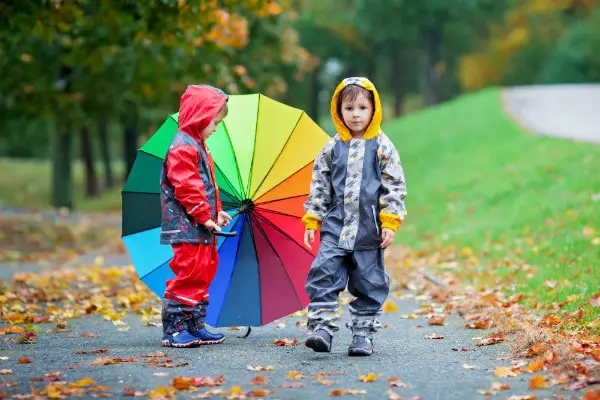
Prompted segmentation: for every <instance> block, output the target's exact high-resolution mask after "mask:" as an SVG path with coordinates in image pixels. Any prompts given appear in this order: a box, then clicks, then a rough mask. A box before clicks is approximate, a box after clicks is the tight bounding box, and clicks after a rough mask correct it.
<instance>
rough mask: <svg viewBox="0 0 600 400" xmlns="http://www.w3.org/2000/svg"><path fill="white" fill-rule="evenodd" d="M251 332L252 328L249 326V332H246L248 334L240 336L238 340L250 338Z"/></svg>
mask: <svg viewBox="0 0 600 400" xmlns="http://www.w3.org/2000/svg"><path fill="white" fill-rule="evenodd" d="M250 332H252V327H251V326H249V327H248V330H247V331H246V334H245V335H244V336H238V338H240V339H246V338H247V337H248V336H250Z"/></svg>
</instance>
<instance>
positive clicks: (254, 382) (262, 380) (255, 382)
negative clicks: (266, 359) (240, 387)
mask: <svg viewBox="0 0 600 400" xmlns="http://www.w3.org/2000/svg"><path fill="white" fill-rule="evenodd" d="M248 384H249V385H252V386H260V385H268V384H269V382H268V381H267V379H265V376H264V375H258V376H256V377H254V379H252V380H251V381H250V382H249V383H248Z"/></svg>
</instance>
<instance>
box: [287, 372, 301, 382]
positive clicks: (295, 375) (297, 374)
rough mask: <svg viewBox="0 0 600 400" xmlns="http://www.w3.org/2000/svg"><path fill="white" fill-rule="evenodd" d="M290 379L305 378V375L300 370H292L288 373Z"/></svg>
mask: <svg viewBox="0 0 600 400" xmlns="http://www.w3.org/2000/svg"><path fill="white" fill-rule="evenodd" d="M288 379H296V380H300V379H304V375H302V374H301V373H300V372H298V371H290V372H289V373H288Z"/></svg>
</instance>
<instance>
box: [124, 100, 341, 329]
mask: <svg viewBox="0 0 600 400" xmlns="http://www.w3.org/2000/svg"><path fill="white" fill-rule="evenodd" d="M228 105H229V114H228V116H227V117H226V118H225V119H224V120H223V121H222V122H221V123H220V124H219V126H218V128H217V131H216V132H215V133H214V134H213V135H212V136H211V137H210V138H209V139H208V140H207V145H208V147H209V149H210V152H211V154H212V156H213V159H214V161H215V166H216V168H215V174H216V180H217V184H218V186H219V190H220V195H221V200H222V203H223V208H224V209H225V210H226V211H228V212H229V213H230V214H231V215H235V217H234V219H233V220H232V221H231V223H230V225H229V227H228V228H225V230H233V231H237V232H238V233H239V234H238V235H237V236H234V237H228V238H219V239H218V244H217V248H218V251H219V266H218V268H217V273H216V275H215V279H214V281H213V283H212V284H211V286H210V287H209V295H210V304H209V306H208V309H207V312H208V315H207V318H206V322H207V323H208V324H209V325H212V326H217V327H219V326H261V325H265V324H267V323H269V322H271V321H274V320H276V319H278V318H281V317H283V316H286V315H288V314H290V313H293V312H295V311H298V310H301V309H303V308H304V307H305V306H306V305H307V304H308V298H307V296H306V293H305V291H304V282H305V279H306V275H307V274H308V270H309V269H310V265H311V263H312V260H313V259H314V255H315V253H314V252H309V251H308V250H307V249H306V248H305V247H304V246H303V237H304V226H303V224H302V222H301V218H302V215H303V213H304V210H303V203H304V201H306V198H307V196H308V193H309V187H310V179H311V175H312V164H313V161H314V158H315V157H316V156H317V154H318V153H319V151H320V150H321V149H322V147H323V146H324V145H325V143H326V142H327V141H328V140H329V136H328V135H327V134H326V133H325V132H324V131H323V130H322V129H321V128H319V126H318V125H317V124H315V123H314V122H313V121H312V120H311V119H310V117H308V115H307V114H306V113H304V112H303V111H302V110H299V109H296V108H293V107H290V106H288V105H285V104H282V103H280V102H277V101H275V100H273V99H270V98H269V97H267V96H264V95H262V94H251V95H232V96H230V97H229V102H228ZM177 129H178V123H177V114H173V115H171V116H169V117H168V118H167V119H166V121H165V122H164V123H163V125H162V126H161V127H160V128H159V129H158V131H157V132H156V133H155V134H154V135H152V137H150V139H148V141H147V142H146V143H145V144H144V145H143V146H142V147H141V148H140V149H139V150H138V155H137V157H136V160H135V163H134V165H133V168H132V169H131V171H130V173H129V176H128V178H127V182H126V183H125V186H124V188H123V191H122V209H123V226H122V236H123V242H124V244H125V247H126V248H127V250H128V252H129V255H130V257H131V259H132V261H133V264H134V265H135V268H136V270H137V272H138V275H139V276H140V279H141V280H142V281H143V282H144V283H145V284H146V285H148V287H149V288H150V289H151V290H152V291H153V292H154V293H156V294H157V295H158V296H159V297H162V295H163V293H164V290H165V282H166V280H167V279H169V278H171V277H173V276H174V275H173V273H172V272H171V269H170V268H169V261H170V260H171V258H172V257H173V252H172V250H171V246H169V245H161V244H160V242H159V237H160V225H161V206H160V172H161V168H162V163H163V159H164V157H165V154H166V152H167V149H168V148H169V145H170V143H171V140H172V139H173V136H174V135H175V133H176V132H177ZM313 248H315V249H316V248H317V246H314V247H313Z"/></svg>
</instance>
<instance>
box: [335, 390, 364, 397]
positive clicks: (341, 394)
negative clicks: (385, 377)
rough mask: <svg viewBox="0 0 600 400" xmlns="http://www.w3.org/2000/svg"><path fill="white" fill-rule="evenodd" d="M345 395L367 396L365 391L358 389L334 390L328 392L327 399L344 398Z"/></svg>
mask: <svg viewBox="0 0 600 400" xmlns="http://www.w3.org/2000/svg"><path fill="white" fill-rule="evenodd" d="M346 394H354V395H361V394H367V391H366V390H358V389H336V390H332V391H331V392H329V397H338V396H344V395H346Z"/></svg>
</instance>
